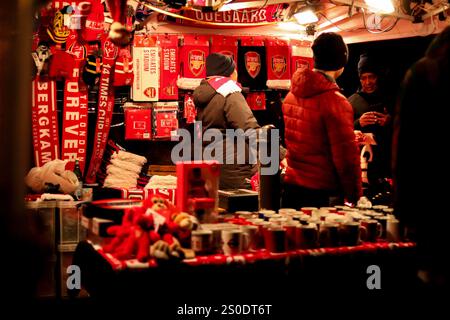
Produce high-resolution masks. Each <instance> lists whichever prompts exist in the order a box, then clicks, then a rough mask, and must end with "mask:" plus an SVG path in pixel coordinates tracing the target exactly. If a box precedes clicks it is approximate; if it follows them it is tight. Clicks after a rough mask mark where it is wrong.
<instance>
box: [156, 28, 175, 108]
mask: <svg viewBox="0 0 450 320" xmlns="http://www.w3.org/2000/svg"><path fill="white" fill-rule="evenodd" d="M157 44H158V47H159V50H160V51H159V52H160V61H161V63H160V75H159V84H160V88H159V99H160V100H177V99H178V87H177V77H178V73H179V60H178V36H177V35H158V36H157Z"/></svg>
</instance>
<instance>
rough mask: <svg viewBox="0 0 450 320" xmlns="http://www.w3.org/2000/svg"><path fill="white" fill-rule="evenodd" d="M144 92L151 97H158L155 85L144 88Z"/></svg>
mask: <svg viewBox="0 0 450 320" xmlns="http://www.w3.org/2000/svg"><path fill="white" fill-rule="evenodd" d="M144 94H145V95H146V96H147V97H149V98H154V97H156V89H155V88H153V87H148V88H147V89H145V90H144Z"/></svg>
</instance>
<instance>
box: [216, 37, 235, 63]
mask: <svg viewBox="0 0 450 320" xmlns="http://www.w3.org/2000/svg"><path fill="white" fill-rule="evenodd" d="M210 52H211V53H221V54H224V55H226V56H229V57H231V58H232V59H233V60H234V63H235V64H236V65H237V53H238V42H237V38H236V37H232V36H231V37H230V36H216V35H213V36H212V37H211V50H210Z"/></svg>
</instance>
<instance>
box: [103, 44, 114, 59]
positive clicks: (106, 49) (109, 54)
mask: <svg viewBox="0 0 450 320" xmlns="http://www.w3.org/2000/svg"><path fill="white" fill-rule="evenodd" d="M117 52H118V49H117V47H116V46H115V45H114V44H113V43H112V42H111V41H109V40H106V41H105V43H104V44H103V53H104V54H105V58H107V59H116V58H117Z"/></svg>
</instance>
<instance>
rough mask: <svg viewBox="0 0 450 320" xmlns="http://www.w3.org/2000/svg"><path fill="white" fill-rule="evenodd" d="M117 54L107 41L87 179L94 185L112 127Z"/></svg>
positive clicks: (111, 44)
mask: <svg viewBox="0 0 450 320" xmlns="http://www.w3.org/2000/svg"><path fill="white" fill-rule="evenodd" d="M117 52H118V49H117V47H116V46H115V45H114V44H113V43H112V42H111V41H110V40H109V39H107V40H106V41H105V42H104V44H103V65H102V74H101V76H100V84H99V87H100V89H99V94H98V107H97V124H96V126H95V135H94V137H95V141H94V148H93V150H92V156H91V163H90V165H89V169H88V172H87V175H86V179H85V180H86V182H87V183H94V182H95V180H96V173H97V171H98V169H99V167H100V164H101V162H102V157H103V153H104V151H105V146H106V142H107V139H108V134H109V129H110V127H111V119H112V113H113V109H114V87H113V86H112V83H111V82H112V75H113V72H114V64H115V62H116V58H117Z"/></svg>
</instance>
